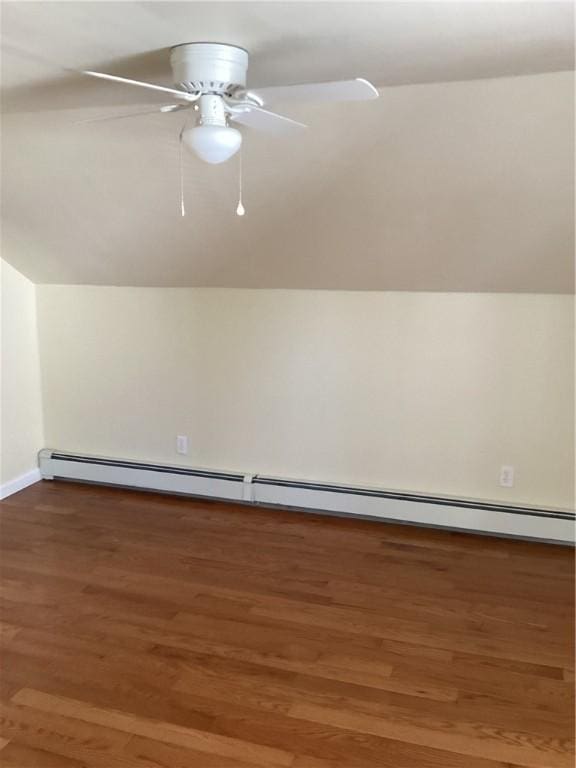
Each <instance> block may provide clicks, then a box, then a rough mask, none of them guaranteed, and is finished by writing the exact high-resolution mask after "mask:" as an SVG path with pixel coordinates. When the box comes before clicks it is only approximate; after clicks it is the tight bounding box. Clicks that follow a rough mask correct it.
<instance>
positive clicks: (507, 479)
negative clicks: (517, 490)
mask: <svg viewBox="0 0 576 768" xmlns="http://www.w3.org/2000/svg"><path fill="white" fill-rule="evenodd" d="M500 485H501V486H502V487H503V488H513V487H514V467H513V466H512V465H511V464H503V465H502V466H501V467H500Z"/></svg>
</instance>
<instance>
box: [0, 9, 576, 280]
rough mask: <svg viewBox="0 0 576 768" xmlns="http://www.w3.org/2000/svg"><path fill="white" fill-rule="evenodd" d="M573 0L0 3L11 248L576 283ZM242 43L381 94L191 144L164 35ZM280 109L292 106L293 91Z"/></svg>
mask: <svg viewBox="0 0 576 768" xmlns="http://www.w3.org/2000/svg"><path fill="white" fill-rule="evenodd" d="M572 14H573V6H572V4H571V3H561V2H552V3H545V2H540V3H531V2H521V3H499V2H495V3H489V2H482V3H479V2H448V3H445V2H438V3H435V2H423V3H418V2H399V3H395V2H381V3H378V2H371V3H359V2H350V3H332V2H323V3H302V2H289V3H282V2H269V3H264V2H257V3H243V2H233V3H220V2H211V3H194V2H190V3H172V2H146V3H138V2H125V3H115V2H103V3H90V2H73V3H68V2H63V3H59V2H43V3H35V2H16V3H10V2H4V3H3V4H2V17H3V18H2V111H3V115H2V144H3V147H2V149H3V156H2V217H3V228H2V255H3V257H4V258H5V259H7V260H8V261H9V262H10V263H12V264H13V265H14V266H15V267H16V268H17V269H20V270H21V271H22V272H24V274H26V275H27V276H29V277H30V278H31V279H32V280H34V281H35V282H39V283H72V284H74V283H93V284H109V285H110V284H111V285H150V286H161V285H168V286H179V285H181V286H230V287H285V288H286V287H287V288H332V289H379V290H438V291H442V290H445V291H513V292H514V291H518V292H522V291H530V292H571V291H572V289H573V284H574V280H573V254H574V241H573V179H572V176H573V146H572V145H573V79H572V75H571V74H570V73H569V72H568V70H570V69H571V68H572V67H573V39H572V36H573V20H572ZM195 40H217V41H219V42H225V43H233V44H237V45H241V46H244V47H245V48H247V49H248V50H249V51H250V54H251V59H250V70H249V83H250V84H252V85H253V86H256V85H269V84H285V83H290V82H305V81H321V80H329V79H337V78H343V77H345V78H347V77H355V76H363V77H367V78H369V79H370V80H372V81H373V82H374V83H375V84H376V85H377V86H378V87H379V88H380V92H381V98H380V99H379V100H378V101H377V102H369V103H365V104H354V105H327V106H326V105H325V106H322V107H320V106H310V105H306V106H305V107H304V106H299V107H294V106H293V105H290V106H288V105H286V107H285V108H284V110H283V111H284V112H285V113H286V114H289V115H291V116H293V117H295V118H296V119H300V120H302V121H304V122H307V123H308V124H309V129H308V131H307V132H306V133H305V135H303V136H302V137H299V138H296V139H289V140H287V139H283V140H279V139H273V138H270V137H267V136H263V135H260V134H255V133H253V132H250V131H248V130H247V131H246V132H245V140H244V147H243V165H244V199H245V205H246V209H247V215H246V216H245V217H243V218H238V217H236V216H235V215H234V210H235V207H236V196H237V184H238V178H237V177H238V163H237V160H236V159H235V160H232V161H230V162H229V163H227V164H225V165H223V166H207V165H204V164H202V163H200V162H199V161H197V160H196V159H195V158H194V157H192V156H188V157H186V160H185V193H186V207H187V215H186V217H185V218H182V217H181V216H180V212H179V199H178V196H179V177H178V140H177V138H178V132H179V130H180V128H181V125H182V122H183V118H182V117H181V116H179V115H176V114H175V115H152V116H146V117H139V118H130V119H126V120H114V121H111V122H109V123H94V124H90V123H88V124H83V123H79V121H82V120H86V119H88V118H91V117H100V116H103V115H111V116H112V115H117V114H120V113H123V112H125V111H131V110H134V111H138V110H139V109H142V108H144V106H146V105H150V104H152V105H158V106H159V105H161V104H162V103H164V100H163V99H162V97H161V96H156V95H152V96H150V94H149V93H148V92H145V91H140V90H139V89H131V88H129V87H126V86H123V85H116V84H111V83H104V82H101V81H96V80H91V79H88V78H84V77H82V76H80V75H77V74H75V73H74V72H70V70H74V69H78V68H91V69H99V70H101V71H106V72H111V73H114V74H120V75H124V76H132V77H135V78H137V79H145V80H150V81H152V82H157V83H163V84H170V69H169V64H168V51H169V47H170V46H172V45H175V44H178V43H182V42H191V41H195ZM279 111H281V110H279Z"/></svg>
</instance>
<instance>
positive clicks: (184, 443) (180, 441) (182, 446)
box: [176, 435, 188, 455]
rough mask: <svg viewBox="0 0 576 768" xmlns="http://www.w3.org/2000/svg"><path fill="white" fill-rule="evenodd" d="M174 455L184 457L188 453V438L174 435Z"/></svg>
mask: <svg viewBox="0 0 576 768" xmlns="http://www.w3.org/2000/svg"><path fill="white" fill-rule="evenodd" d="M176 453H181V454H183V455H186V454H187V453H188V436H187V435H176Z"/></svg>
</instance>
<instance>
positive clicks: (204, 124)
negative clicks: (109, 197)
mask: <svg viewBox="0 0 576 768" xmlns="http://www.w3.org/2000/svg"><path fill="white" fill-rule="evenodd" d="M170 64H171V67H172V74H173V80H174V83H175V85H176V87H175V88H167V87H165V86H161V85H154V84H152V83H146V82H141V81H139V80H131V79H128V78H125V77H117V76H116V75H109V74H106V73H104V72H93V71H91V70H83V74H85V75H90V76H91V77H99V78H102V79H104V80H111V81H114V82H118V83H125V84H126V85H133V86H138V87H141V88H149V89H151V90H154V91H159V92H161V93H166V94H170V95H171V96H172V97H173V98H174V99H175V100H176V103H175V104H167V105H165V106H162V107H160V108H159V109H155V110H152V112H154V113H158V112H160V113H171V112H180V111H183V110H189V109H193V110H194V111H195V112H196V113H197V116H196V117H197V119H196V120H195V124H194V125H192V126H188V125H186V126H185V127H184V128H183V130H182V132H181V134H180V140H181V142H183V143H184V144H186V146H188V147H189V148H190V149H191V150H192V151H193V152H194V153H195V154H196V155H197V156H198V157H200V158H201V159H202V160H205V161H206V162H208V163H222V162H225V161H226V160H228V159H229V158H231V157H232V156H233V155H234V154H235V153H236V152H237V151H238V150H239V149H240V145H241V143H242V134H241V133H240V131H239V130H238V129H237V128H234V127H232V125H230V123H236V124H239V125H245V126H247V127H249V128H254V129H255V130H259V131H264V132H266V133H271V134H276V135H283V134H290V133H293V132H298V131H300V130H302V129H303V128H305V127H306V126H305V125H304V124H303V123H299V122H297V121H296V120H291V119H290V118H288V117H284V116H283V115H279V114H277V113H276V112H271V111H269V110H268V109H267V108H266V107H267V105H269V104H274V103H276V102H285V101H300V102H321V101H364V100H368V99H376V98H378V95H379V94H378V91H377V90H376V88H375V87H374V86H373V85H372V84H371V83H369V82H368V80H364V79H363V78H355V79H352V80H341V81H336V82H327V83H306V84H302V85H282V86H273V87H266V88H247V87H246V72H247V69H248V52H247V51H246V50H244V48H239V47H238V46H235V45H225V44H222V43H186V44H183V45H178V46H176V47H175V48H172V49H171V52H170ZM150 113H151V112H150V111H149V112H139V113H136V114H135V113H131V114H128V115H116V116H114V117H104V118H96V121H103V120H116V119H119V118H123V117H135V116H138V115H142V114H150ZM86 122H95V121H94V120H89V121H86Z"/></svg>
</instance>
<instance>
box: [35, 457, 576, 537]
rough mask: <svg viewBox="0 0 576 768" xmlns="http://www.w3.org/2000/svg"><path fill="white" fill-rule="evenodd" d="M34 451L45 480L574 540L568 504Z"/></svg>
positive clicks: (573, 517) (501, 533)
mask: <svg viewBox="0 0 576 768" xmlns="http://www.w3.org/2000/svg"><path fill="white" fill-rule="evenodd" d="M39 458H40V470H41V473H42V477H43V478H44V479H45V480H53V479H55V478H56V479H57V478H62V479H68V480H80V481H85V482H92V483H103V484H108V485H120V486H125V487H132V488H144V489H147V490H151V491H161V492H167V493H180V494H185V495H189V496H204V497H206V496H208V497H211V498H214V499H229V500H232V501H239V502H244V503H250V504H261V505H265V506H268V507H274V506H279V507H293V508H297V509H300V510H304V511H316V512H325V513H328V514H330V513H331V514H336V515H349V516H354V517H361V518H372V519H380V520H388V521H391V522H401V523H411V524H414V525H428V526H435V527H440V528H450V529H456V530H463V531H470V532H474V533H486V534H491V535H499V536H512V537H518V538H525V539H537V540H544V541H550V542H557V543H565V544H566V543H573V542H574V538H575V533H576V527H575V520H576V518H575V516H574V514H573V513H572V512H570V511H567V510H553V509H542V508H537V507H527V506H522V507H520V506H513V505H507V504H500V503H496V502H486V501H482V500H474V499H458V498H454V497H439V496H430V495H425V494H416V493H404V492H399V491H390V490H385V489H377V488H359V487H353V486H339V485H332V484H328V483H317V482H310V481H296V480H286V479H282V478H271V477H264V476H262V475H243V474H241V473H235V472H220V471H217V470H209V469H192V468H190V467H184V466H172V465H166V464H150V463H144V462H137V461H129V460H126V459H114V458H103V457H99V456H83V455H78V454H72V453H66V452H63V451H53V450H50V449H46V450H42V451H40V457H39Z"/></svg>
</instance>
